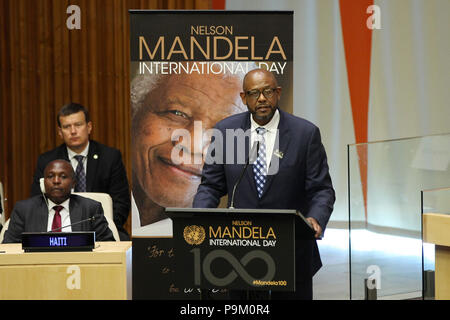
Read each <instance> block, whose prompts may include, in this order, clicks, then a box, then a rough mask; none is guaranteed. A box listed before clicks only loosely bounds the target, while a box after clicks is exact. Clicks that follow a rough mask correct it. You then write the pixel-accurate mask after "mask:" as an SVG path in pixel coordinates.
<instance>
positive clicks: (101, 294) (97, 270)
mask: <svg viewBox="0 0 450 320" xmlns="http://www.w3.org/2000/svg"><path fill="white" fill-rule="evenodd" d="M95 246H96V248H95V249H94V250H93V251H92V252H27V253H24V252H23V251H22V244H17V243H14V244H0V251H5V253H0V300H4V299H10V300H13V299H22V300H28V299H39V300H44V299H50V300H66V299H67V300H70V299H75V300H77V299H80V300H84V299H99V300H115V299H123V300H124V299H131V241H121V242H96V244H95Z"/></svg>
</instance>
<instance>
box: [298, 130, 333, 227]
mask: <svg viewBox="0 0 450 320" xmlns="http://www.w3.org/2000/svg"><path fill="white" fill-rule="evenodd" d="M306 157H307V159H306V180H305V191H306V197H307V200H308V207H309V210H308V214H307V215H306V216H307V217H312V218H315V219H316V220H317V222H318V223H319V225H320V226H321V227H322V229H323V230H324V231H325V227H326V225H327V223H328V220H329V219H330V216H331V212H332V211H333V205H334V201H335V192H334V189H333V185H332V182H331V177H330V174H329V170H328V163H327V156H326V153H325V148H324V147H323V145H322V142H321V138H320V131H319V129H318V128H317V127H314V130H313V132H312V134H311V137H310V139H309V143H308V149H307V155H306Z"/></svg>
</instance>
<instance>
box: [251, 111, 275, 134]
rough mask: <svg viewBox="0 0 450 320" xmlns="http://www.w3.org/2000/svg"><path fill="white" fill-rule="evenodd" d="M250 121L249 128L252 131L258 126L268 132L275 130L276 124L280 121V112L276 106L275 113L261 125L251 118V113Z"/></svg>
mask: <svg viewBox="0 0 450 320" xmlns="http://www.w3.org/2000/svg"><path fill="white" fill-rule="evenodd" d="M250 123H251V127H250V130H251V131H252V132H253V131H255V130H256V129H257V128H260V127H261V128H264V129H266V131H268V132H275V131H276V130H277V129H278V124H279V123H280V112H278V108H277V109H276V110H275V113H274V114H273V117H272V119H270V121H269V122H268V123H266V124H265V125H263V126H261V125H259V124H257V123H256V121H255V120H253V116H252V114H250Z"/></svg>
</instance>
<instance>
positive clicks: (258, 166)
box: [253, 127, 267, 198]
mask: <svg viewBox="0 0 450 320" xmlns="http://www.w3.org/2000/svg"><path fill="white" fill-rule="evenodd" d="M256 132H257V133H258V140H259V149H258V157H257V158H256V162H255V164H254V165H253V173H254V174H255V182H256V190H257V191H258V197H260V198H261V196H262V193H263V190H264V184H265V183H266V175H267V162H266V142H265V140H264V134H265V133H266V129H265V128H262V127H259V128H256Z"/></svg>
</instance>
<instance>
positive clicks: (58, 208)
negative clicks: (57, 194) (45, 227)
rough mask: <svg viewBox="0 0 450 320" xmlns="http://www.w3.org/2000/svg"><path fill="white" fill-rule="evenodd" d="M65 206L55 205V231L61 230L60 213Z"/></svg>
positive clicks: (53, 226)
mask: <svg viewBox="0 0 450 320" xmlns="http://www.w3.org/2000/svg"><path fill="white" fill-rule="evenodd" d="M63 208H64V207H63V206H54V207H53V209H54V210H55V216H54V217H53V223H52V231H54V232H61V215H60V214H59V213H60V212H61V210H62V209H63Z"/></svg>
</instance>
